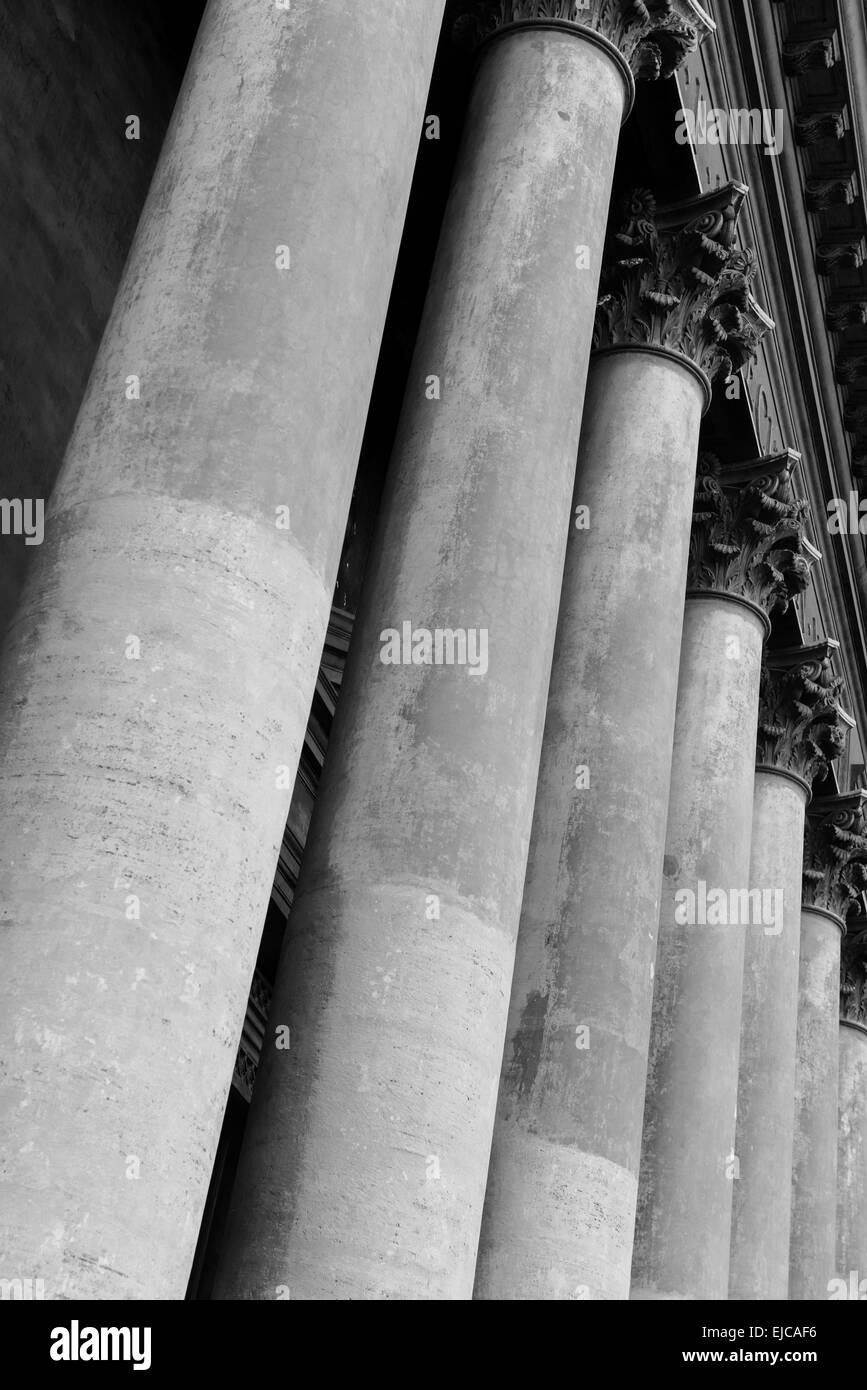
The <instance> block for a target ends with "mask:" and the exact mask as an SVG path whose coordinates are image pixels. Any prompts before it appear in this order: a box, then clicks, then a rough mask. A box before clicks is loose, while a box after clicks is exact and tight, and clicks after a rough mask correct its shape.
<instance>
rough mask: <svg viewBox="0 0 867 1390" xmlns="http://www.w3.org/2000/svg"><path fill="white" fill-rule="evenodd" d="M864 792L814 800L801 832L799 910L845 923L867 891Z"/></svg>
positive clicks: (866, 837)
mask: <svg viewBox="0 0 867 1390" xmlns="http://www.w3.org/2000/svg"><path fill="white" fill-rule="evenodd" d="M865 804H867V792H863V791H854V792H845V793H843V794H842V795H838V796H826V797H821V798H818V799H816V800H815V801H813V802H812V804H811V805H810V806H808V808H807V816H806V821H805V826H804V867H803V888H802V903H803V905H804V907H808V908H809V907H815V908H819V909H821V910H822V911H824V912H833V913H834V914H835V915H836V916H837V917H840V918H841V919H843V920H845V918H846V914H847V912H848V911H849V908H850V906H851V905H852V904H853V903H854V902H856V901H857V899H858V898H859V897H860V895H861V893H862V892H863V891H864V888H865V886H867V813H865Z"/></svg>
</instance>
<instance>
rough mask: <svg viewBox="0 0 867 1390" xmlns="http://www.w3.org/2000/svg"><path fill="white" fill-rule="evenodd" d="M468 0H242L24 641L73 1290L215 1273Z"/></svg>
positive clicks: (152, 207) (155, 213) (8, 959)
mask: <svg viewBox="0 0 867 1390" xmlns="http://www.w3.org/2000/svg"><path fill="white" fill-rule="evenodd" d="M441 14H442V5H441V4H438V3H433V4H431V3H430V0H409V3H406V0H383V2H382V3H378V4H377V5H376V6H375V7H372V6H367V5H359V6H347V5H346V4H345V3H343V2H342V0H324V3H323V0H296V3H294V4H293V5H292V8H291V10H290V11H282V10H279V9H277V7H276V6H274V5H270V6H269V5H260V4H257V3H253V2H252V0H212V3H211V4H210V6H209V8H208V10H207V12H206V14H205V18H204V20H203V24H202V28H201V30H200V31H199V36H198V39H197V42H196V46H195V48H194V51H193V54H192V58H191V61H190V65H189V68H188V71H187V75H186V78H185V81H184V85H183V88H182V91H181V95H180V98H179V101H178V104H177V107H176V110H175V114H174V117H173V120H172V125H171V128H170V130H169V134H168V137H167V140H166V143H165V146H164V148H163V152H162V155H161V158H160V163H159V166H158V170H157V174H156V177H155V180H154V183H153V185H152V187H151V191H150V193H149V196H148V201H147V204H146V206H145V210H144V213H143V215H142V220H141V222H140V225H139V229H138V232H137V234H136V239H135V242H134V246H133V250H132V253H131V257H130V260H129V262H128V265H127V269H126V272H125V275H124V278H123V281H122V284H121V288H120V290H119V293H118V296H117V299H116V302H115V305H114V309H113V312H112V316H111V319H110V322H109V326H108V328H107V330H106V335H105V338H104V340H103V343H102V347H101V349H100V352H99V355H98V357H97V360H96V364H95V366H94V370H93V374H92V376H91V379H90V383H89V386H88V389H87V393H86V396H85V399H84V403H83V405H82V409H81V412H80V414H79V417H78V421H77V424H76V427H75V431H74V433H73V437H72V440H71V442H70V445H69V450H68V453H67V457H66V461H65V464H64V468H63V472H62V475H61V477H60V479H59V481H58V484H57V486H56V488H55V491H54V494H53V497H52V502H51V507H50V510H49V514H48V517H47V520H46V529H47V534H46V540H45V543H44V545H43V546H42V548H41V551H40V553H39V556H38V559H37V561H36V563H35V564H34V565H33V567H32V571H31V576H30V580H29V582H28V584H27V586H26V588H25V590H24V595H23V598H22V602H21V605H20V607H19V610H18V614H17V618H16V621H15V623H14V625H13V627H12V629H11V631H10V634H9V637H8V641H7V645H6V647H5V651H4V660H3V666H2V674H0V702H2V706H3V708H4V710H9V711H11V716H10V717H9V718H8V719H7V720H6V722H5V723H4V726H3V729H2V735H0V740H2V741H0V768H2V792H0V806H2V812H0V854H2V863H0V877H2V887H0V904H2V906H0V920H2V924H3V931H4V939H3V943H2V970H0V995H2V998H0V1015H2V1023H0V1057H2V1066H3V1077H2V1089H0V1130H2V1135H3V1145H4V1158H3V1165H4V1166H3V1178H4V1189H5V1193H6V1200H5V1202H4V1208H3V1226H2V1229H0V1253H2V1264H3V1269H4V1271H9V1272H10V1273H18V1272H20V1273H21V1274H22V1275H28V1274H32V1275H33V1276H34V1277H41V1278H43V1279H44V1283H45V1289H46V1297H47V1298H72V1297H76V1298H78V1297H80V1298H85V1297H92V1298H100V1299H106V1298H118V1297H119V1298H146V1297H163V1298H165V1297H175V1298H179V1297H182V1296H183V1293H184V1289H185V1285H186V1279H187V1274H188V1272H189V1267H190V1262H191V1258H192V1254H193V1250H194V1247H195V1241H196V1235H197V1230H198V1225H199V1219H200V1216H201V1211H202V1206H203V1203H204V1200H205V1194H206V1191H207V1185H208V1181H209V1178H210V1172H211V1165H212V1162H213V1157H214V1152H215V1149H216V1145H217V1139H218V1134H219V1128H220V1121H221V1117H222V1113H223V1107H224V1104H225V1098H226V1092H227V1089H228V1087H229V1083H230V1078H231V1075H232V1066H233V1061H234V1056H235V1049H236V1047H237V1042H238V1036H239V1033H240V1029H241V1024H242V1021H243V1017H244V1005H245V1000H246V997H247V990H248V988H249V984H250V978H251V975H252V971H253V964H254V961H255V957H256V948H257V944H258V939H259V935H260V931H261V925H262V921H263V919H264V915H265V908H266V904H267V900H268V891H269V886H270V884H271V882H272V879H273V873H274V866H275V863H276V860H277V854H278V847H279V843H280V839H281V836H282V831H283V826H284V823H285V818H286V813H287V808H288V805H289V799H290V795H291V788H292V782H293V779H294V773H295V767H296V763H297V758H298V753H299V750H300V747H301V743H302V740H303V737H304V730H305V727H306V723H307V716H308V712H309V708H310V700H311V696H312V692H313V688H314V684H315V679H316V672H317V667H318V663H319V658H320V653H321V649H322V643H323V638H324V635H325V631H326V626H327V622H328V615H329V610H330V604H331V595H332V591H333V587H334V580H335V572H336V568H337V564H338V559H339V555H340V548H341V543H342V540H343V533H344V526H345V521H346V513H347V510H348V505H349V497H350V492H351V487H352V479H353V474H354V470H355V467H356V463H357V458H358V450H359V446H360V442H361V435H362V431H363V428H364V420H365V414H366V410H367V405H368V398H369V394H370V389H371V384H372V380H373V374H374V370H375V366H376V359H377V353H378V349H379V342H380V337H381V330H382V324H383V320H384V316H385V312H386V308H387V303H388V297H389V293H390V289H391V283H392V278H393V272H394V264H395V259H396V255H397V249H398V243H399V238H400V232H401V226H402V221H403V215H404V210H405V206H406V201H407V198H408V193H409V186H410V180H411V177H412V170H413V166H414V161H415V156H416V150H417V142H418V136H419V132H420V130H421V125H422V118H423V114H424V102H425V98H426V95H427V90H428V83H429V79H430V73H431V68H432V63H433V57H434V53H435V50H436V44H437V39H438V34H439V27H440V19H441ZM280 245H286V246H288V248H289V251H290V257H291V268H289V269H286V270H279V269H278V268H277V256H276V248H277V247H278V246H280ZM130 374H137V375H139V376H140V382H141V398H140V399H139V400H132V399H127V395H126V391H125V384H126V379H127V377H128V376H129V375H130ZM282 506H286V507H288V508H289V515H290V517H291V524H290V526H289V529H279V528H278V526H277V524H276V522H277V519H278V513H277V508H278V507H282ZM284 519H285V515H284ZM281 769H282V771H281ZM136 914H138V915H136Z"/></svg>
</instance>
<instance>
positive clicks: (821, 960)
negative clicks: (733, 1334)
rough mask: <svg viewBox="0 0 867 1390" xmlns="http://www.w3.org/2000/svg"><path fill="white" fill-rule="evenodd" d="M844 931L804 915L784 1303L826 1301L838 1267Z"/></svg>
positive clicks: (807, 911)
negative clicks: (789, 1241)
mask: <svg viewBox="0 0 867 1390" xmlns="http://www.w3.org/2000/svg"><path fill="white" fill-rule="evenodd" d="M843 930H844V923H843V922H842V921H841V920H840V918H839V917H836V916H835V915H833V914H832V913H829V912H824V911H821V910H816V909H815V908H809V907H806V906H805V907H804V908H803V910H802V913H801V958H800V966H799V984H798V1033H797V1043H798V1057H797V1068H796V1076H795V1143H794V1162H793V1169H792V1229H791V1244H790V1252H789V1298H790V1299H794V1300H799V1299H801V1300H803V1299H808V1300H815V1299H825V1298H827V1297H828V1283H829V1280H830V1279H832V1278H833V1276H834V1271H835V1267H836V1266H835V1246H836V1214H837V1118H838V1101H839V1070H840V1067H839V1036H840V1022H839V1000H840V937H841V934H842V932H843Z"/></svg>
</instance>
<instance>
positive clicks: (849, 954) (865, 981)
mask: <svg viewBox="0 0 867 1390" xmlns="http://www.w3.org/2000/svg"><path fill="white" fill-rule="evenodd" d="M840 1017H841V1018H842V1019H845V1021H846V1022H847V1023H860V1024H861V1025H862V1026H863V1027H865V1028H867V925H865V919H864V916H863V915H859V916H857V917H855V919H854V920H850V923H849V926H848V927H847V931H846V935H845V936H844V937H843V945H842V950H841V953H840Z"/></svg>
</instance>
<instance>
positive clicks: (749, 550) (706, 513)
mask: <svg viewBox="0 0 867 1390" xmlns="http://www.w3.org/2000/svg"><path fill="white" fill-rule="evenodd" d="M799 461H800V455H799V454H797V453H795V452H794V450H792V449H787V450H786V452H785V453H782V454H772V455H769V456H768V457H766V458H761V459H756V460H755V461H753V462H750V463H741V464H737V465H736V466H734V467H731V468H722V467H721V465H720V464H719V462H718V460H716V459H715V458H713V457H711V456H708V455H705V456H704V457H703V458H702V459H700V461H699V471H698V477H697V479H696V488H695V507H694V511H693V520H692V533H691V535H690V545H689V576H688V581H687V584H688V588H689V589H691V590H694V591H696V590H698V591H706V592H714V593H720V594H730V595H732V596H733V597H737V598H742V599H746V600H748V601H750V602H752V603H755V604H757V605H758V606H759V607H760V608H763V609H764V610H765V612H766V613H768V614H769V615H770V614H771V613H773V612H774V610H775V609H780V610H781V611H783V612H784V611H785V610H786V608H787V607H788V605H789V601H790V600H791V598H792V597H793V596H794V595H795V594H797V593H802V592H803V590H804V589H806V587H807V584H808V583H809V577H810V566H811V564H812V563H813V561H814V560H815V559H817V558H818V552H817V551H816V550H814V549H813V547H812V546H811V545H810V544H809V542H808V541H807V540H806V538H805V536H804V526H805V523H806V520H807V517H808V515H809V506H808V504H807V502H806V501H804V499H803V498H797V497H796V496H795V494H794V492H793V489H792V473H793V472H794V469H795V468H796V467H797V464H798V462H799Z"/></svg>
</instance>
